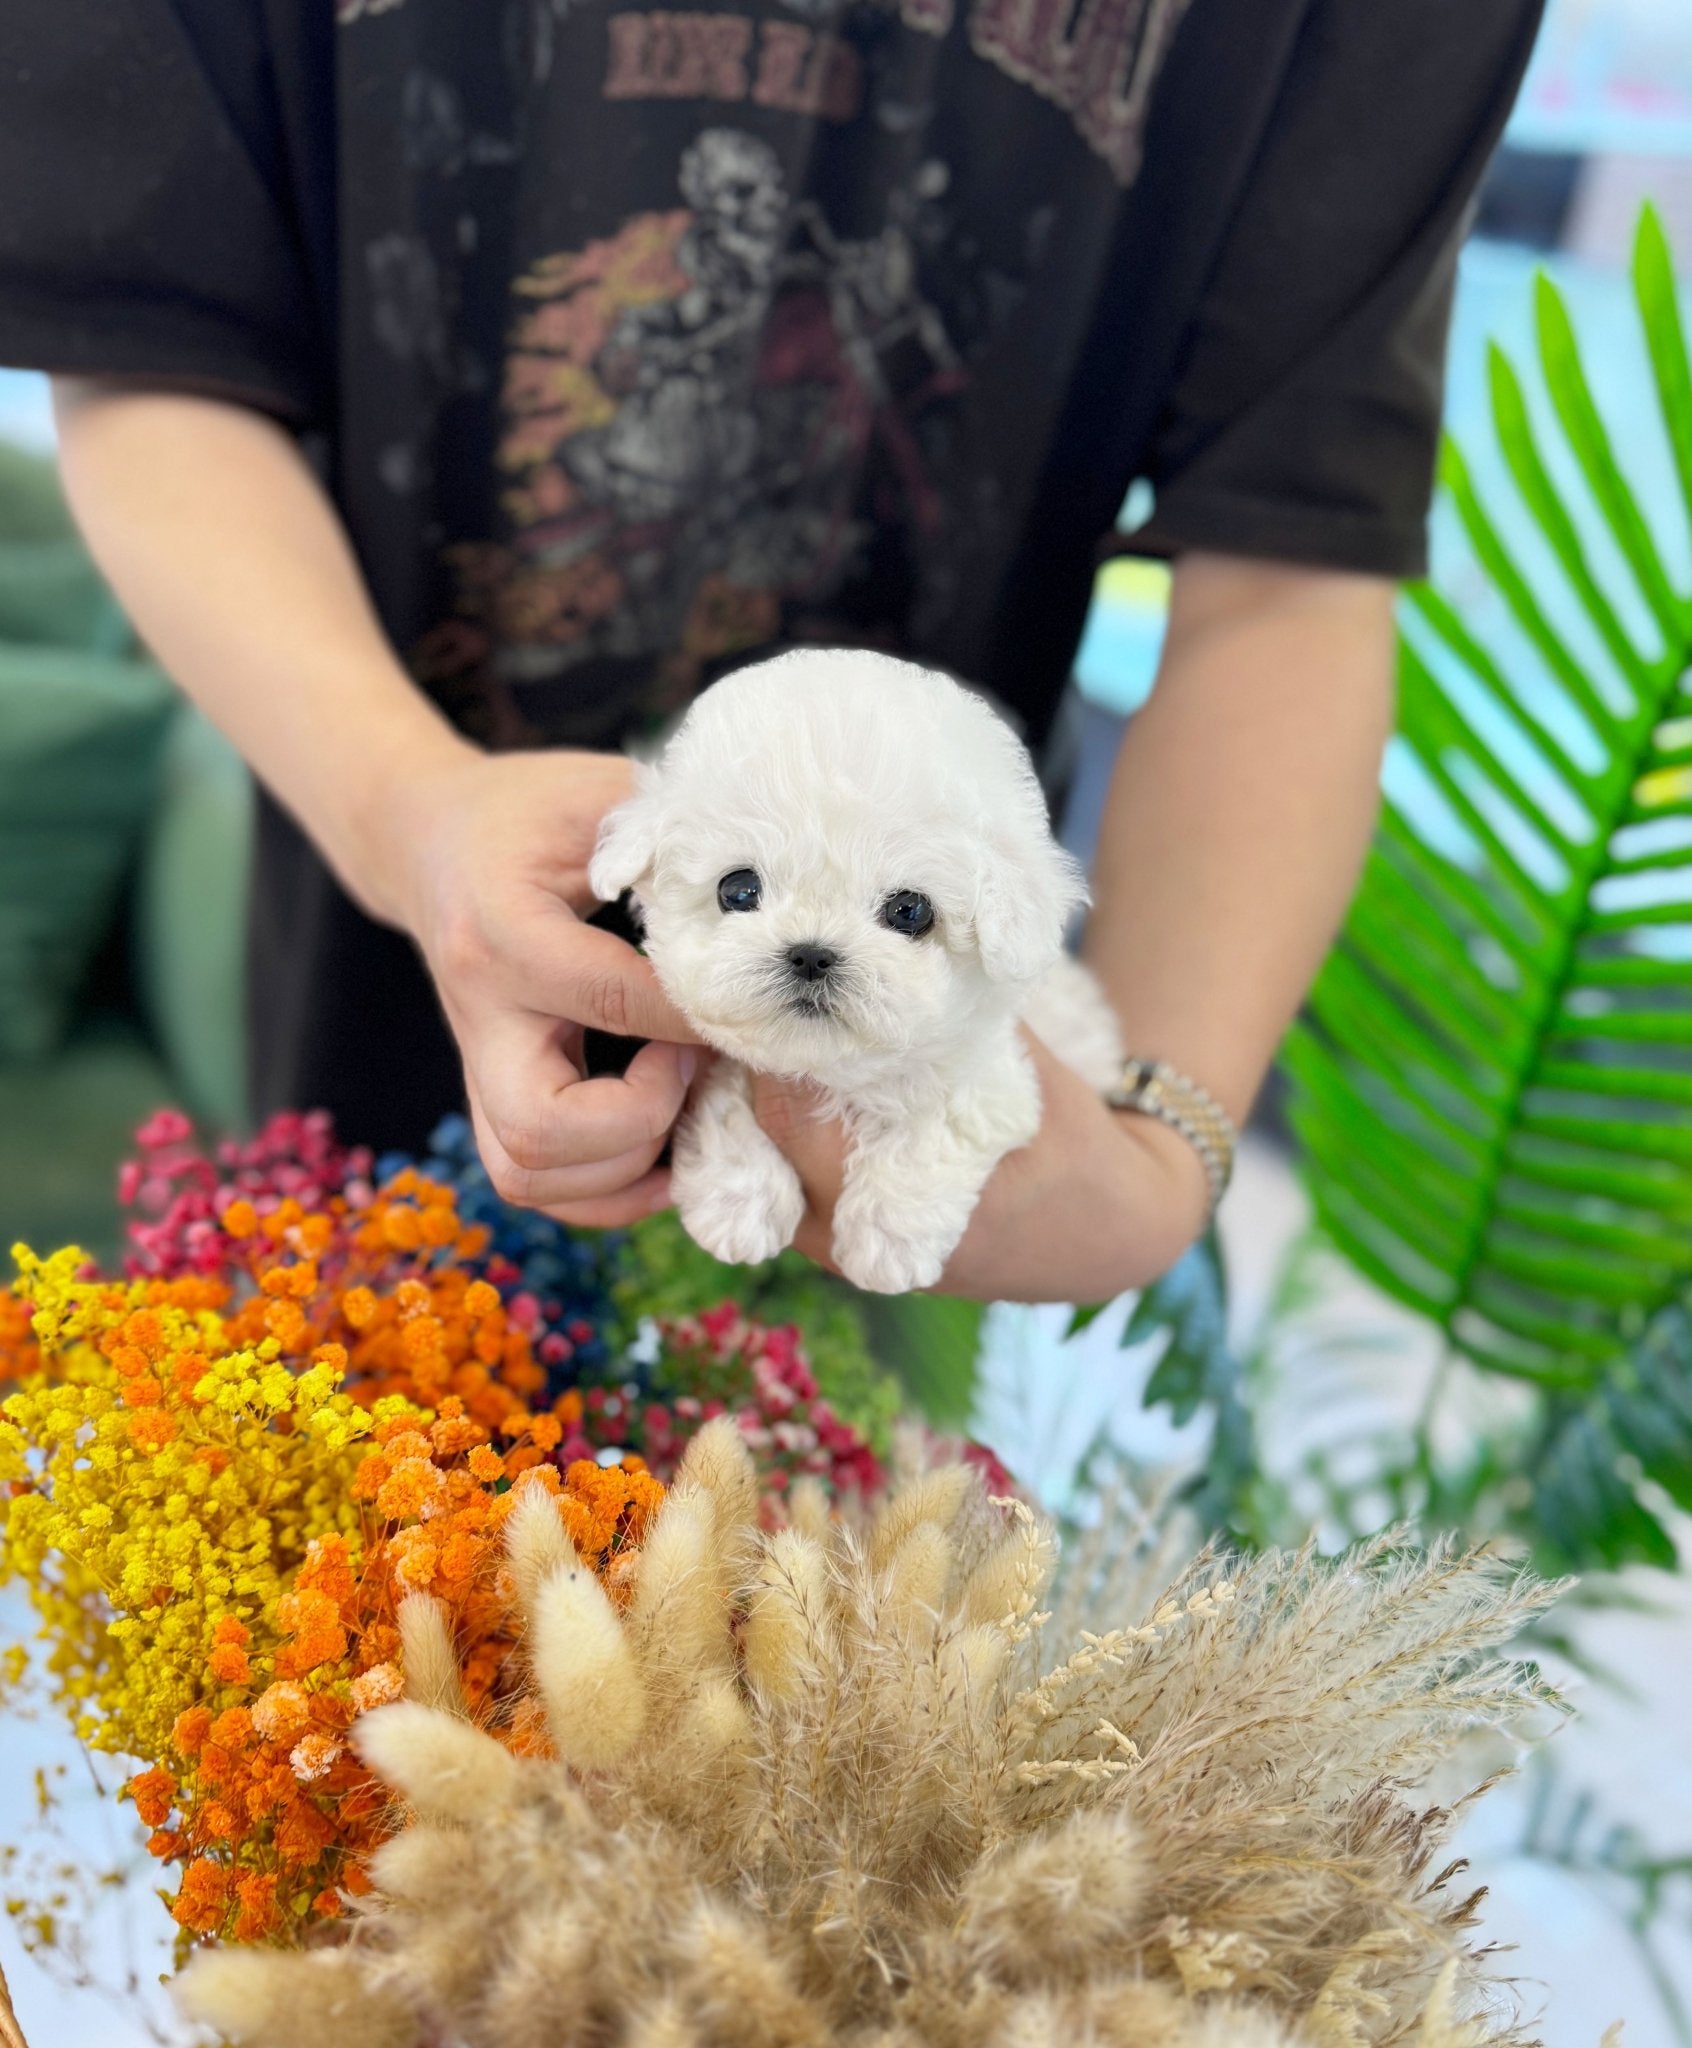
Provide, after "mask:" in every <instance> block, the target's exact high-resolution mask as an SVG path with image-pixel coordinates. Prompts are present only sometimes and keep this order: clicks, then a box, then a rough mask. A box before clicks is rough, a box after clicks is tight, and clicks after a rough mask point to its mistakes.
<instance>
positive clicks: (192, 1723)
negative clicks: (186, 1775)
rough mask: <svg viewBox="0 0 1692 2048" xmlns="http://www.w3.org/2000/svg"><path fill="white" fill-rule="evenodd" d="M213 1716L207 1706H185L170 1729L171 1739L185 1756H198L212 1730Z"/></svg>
mask: <svg viewBox="0 0 1692 2048" xmlns="http://www.w3.org/2000/svg"><path fill="white" fill-rule="evenodd" d="M211 1724H212V1717H211V1713H210V1710H209V1709H208V1708H206V1707H184V1708H183V1710H182V1712H181V1713H180V1714H178V1715H177V1717H176V1722H175V1725H174V1726H173V1727H172V1729H171V1731H170V1739H171V1741H172V1742H173V1743H175V1745H176V1747H177V1748H178V1749H179V1750H180V1751H181V1753H182V1754H183V1755H184V1756H198V1755H199V1753H200V1750H201V1747H202V1746H203V1744H204V1742H205V1739H206V1736H207V1735H208V1734H209V1733H210V1731H211Z"/></svg>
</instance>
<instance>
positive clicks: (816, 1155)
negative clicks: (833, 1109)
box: [752, 1074, 846, 1214]
mask: <svg viewBox="0 0 1692 2048" xmlns="http://www.w3.org/2000/svg"><path fill="white" fill-rule="evenodd" d="M822 1107H823V1100H822V1096H821V1094H820V1092H819V1091H818V1090H817V1089H816V1088H814V1087H812V1086H811V1084H810V1083H809V1082H807V1081H784V1080H781V1079H779V1078H777V1077H776V1076H775V1075H772V1074H754V1075H753V1077H752V1113H753V1114H754V1116H756V1117H757V1119H758V1125H759V1128H760V1129H761V1130H762V1131H763V1133H764V1135H765V1136H766V1137H767V1138H769V1139H770V1140H771V1141H772V1142H773V1143H774V1145H775V1146H776V1149H777V1150H778V1151H779V1152H781V1153H782V1155H783V1156H784V1157H785V1158H786V1159H787V1161H788V1163H789V1164H790V1165H791V1166H792V1168H793V1170H794V1172H795V1173H797V1174H798V1176H799V1180H800V1183H801V1185H802V1186H803V1187H804V1190H805V1195H806V1198H807V1200H809V1201H810V1202H811V1203H812V1205H813V1206H814V1207H816V1208H818V1209H820V1210H823V1211H825V1212H827V1213H830V1214H832V1213H833V1209H834V1205H835V1203H836V1202H837V1201H838V1200H839V1199H840V1190H841V1188H842V1187H843V1186H844V1185H845V1181H846V1126H845V1125H844V1124H843V1123H842V1122H841V1121H840V1119H839V1118H838V1117H830V1116H825V1115H824V1114H823V1113H822Z"/></svg>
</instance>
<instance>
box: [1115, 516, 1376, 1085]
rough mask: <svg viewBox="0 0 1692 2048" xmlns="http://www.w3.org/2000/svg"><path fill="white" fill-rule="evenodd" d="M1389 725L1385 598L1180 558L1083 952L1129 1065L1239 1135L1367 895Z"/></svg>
mask: <svg viewBox="0 0 1692 2048" xmlns="http://www.w3.org/2000/svg"><path fill="white" fill-rule="evenodd" d="M1391 721H1392V589H1391V586H1390V585H1389V584H1387V583H1384V582H1382V581H1380V580H1378V579H1375V578H1370V577H1361V576H1359V577H1348V576H1341V575H1337V574H1328V573H1324V572H1317V571H1306V570H1299V569H1291V568H1281V567H1279V566H1277V565H1271V564H1260V565H1253V564H1250V563H1246V562H1242V561H1236V560H1232V559H1230V558H1225V557H1220V556H1202V555H1195V556H1188V557H1183V559H1182V560H1181V562H1180V564H1179V565H1178V567H1177V570H1176V574H1175V589H1174V598H1173V602H1172V605H1171V612H1170V626H1169V637H1168V641H1167V643H1166V647H1165V652H1164V659H1163V664H1162V667H1161V669H1160V671H1159V676H1158V682H1157V686H1156V688H1155V690H1154V691H1153V693H1152V696H1151V699H1150V701H1149V703H1148V704H1147V705H1146V707H1145V709H1144V710H1142V711H1141V712H1140V713H1138V715H1137V716H1136V717H1135V718H1134V719H1133V720H1132V722H1131V724H1130V726H1129V730H1128V734H1127V737H1126V738H1125V740H1124V742H1123V746H1122V751H1121V755H1120V757H1119V759H1118V761H1117V764H1116V770H1115V774H1114V777H1113V779H1112V783H1111V789H1110V795H1109V799H1108V801H1107V804H1106V808H1105V816H1104V821H1103V824H1102V827H1101V830H1100V836H1099V846H1098V854H1097V859H1096V863H1095V870H1094V897H1095V908H1094V911H1093V914H1092V917H1091V919H1090V921H1089V924H1088V930H1087V945H1086V952H1087V957H1088V960H1089V961H1090V963H1091V964H1092V966H1093V968H1094V970H1095V971H1096V972H1097V973H1098V975H1099V977H1100V979H1101V981H1102V982H1103V984H1104V986H1105V989H1106V992H1107V993H1108V995H1109V996H1110V998H1111V1000H1112V1003H1113V1004H1114V1006H1115V1008H1116V1010H1117V1013H1118V1015H1119V1016H1120V1018H1121V1021H1122V1027H1123V1033H1124V1037H1125V1039H1126V1042H1127V1044H1128V1046H1129V1047H1130V1049H1131V1050H1132V1051H1134V1052H1136V1053H1138V1054H1140V1055H1142V1056H1144V1057H1148V1058H1151V1057H1157V1058H1162V1059H1167V1060H1169V1061H1171V1062H1172V1063H1173V1064H1174V1065H1176V1066H1177V1067H1179V1068H1180V1069H1181V1070H1182V1071H1183V1072H1185V1073H1187V1074H1190V1075H1191V1076H1192V1077H1193V1079H1195V1080H1197V1081H1199V1082H1201V1083H1202V1084H1203V1085H1204V1086H1205V1087H1207V1088H1208V1089H1209V1090H1210V1091H1211V1093H1212V1094H1214V1095H1216V1096H1217V1097H1218V1098H1219V1099H1220V1100H1221V1102H1222V1103H1223V1104H1224V1105H1225V1106H1226V1107H1227V1108H1228V1109H1229V1110H1230V1111H1231V1112H1232V1114H1233V1115H1234V1116H1235V1117H1236V1118H1239V1119H1241V1120H1243V1118H1244V1116H1245V1113H1246V1111H1247V1110H1248V1109H1249V1107H1250V1105H1251V1101H1252V1098H1253V1096H1254V1095H1255V1094H1256V1092H1257V1089H1258V1087H1259V1085H1260V1084H1261V1082H1262V1079H1263V1076H1264V1074H1265V1072H1266V1071H1267V1069H1268V1066H1269V1062H1270V1061H1271V1060H1272V1059H1273V1057H1274V1054H1275V1049H1276V1047H1277V1045H1278V1044H1279V1042H1280V1039H1281V1036H1282V1034H1283V1033H1284V1031H1285V1030H1286V1027H1287V1025H1288V1023H1289V1022H1290V1021H1291V1018H1292V1016H1293V1014H1294V1012H1295V1011H1296V1009H1297V1007H1298V1005H1299V1002H1300V1001H1301V1000H1302V998H1303V996H1304V993H1305V990H1306V988H1307V986H1308V985H1309V982H1310V980H1311V978H1312V977H1313V976H1314V974H1315V971H1316V969H1317V967H1318V966H1319V965H1320V963H1321V960H1322V957H1323V955H1324V953H1325V952H1326V950H1327V948H1328V946H1329V944H1330V943H1331V941H1332V938H1333V934H1334V932H1335V930H1336V929H1337V927H1338V925H1339V922H1340V919H1341V918H1342V917H1343V915H1344V913H1345V908H1346V904H1347V902H1348V901H1349V899H1350V896H1351V892H1352V890H1353V888H1354V886H1355V884H1356V879H1357V874H1358V870H1359V867H1360V865H1361V862H1362V858H1363V854H1364V851H1365V849H1366V847H1367V844H1368V839H1369V833H1370V830H1371V827H1372V825H1373V821H1374V817H1375V812H1376V805H1377V792H1378V787H1379V775H1380V760H1381V750H1382V747H1383V746H1384V744H1385V741H1386V737H1387V734H1388V732H1389V730H1390V728H1391Z"/></svg>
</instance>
